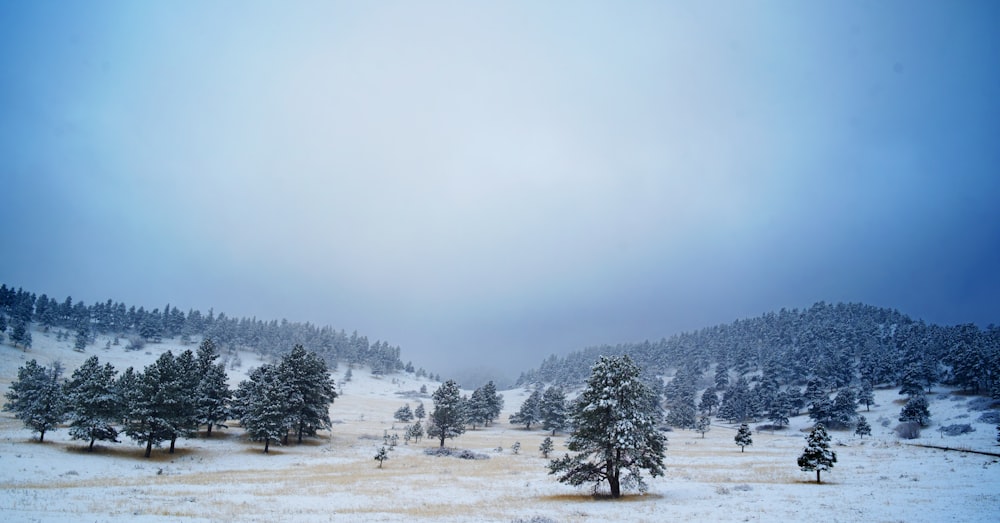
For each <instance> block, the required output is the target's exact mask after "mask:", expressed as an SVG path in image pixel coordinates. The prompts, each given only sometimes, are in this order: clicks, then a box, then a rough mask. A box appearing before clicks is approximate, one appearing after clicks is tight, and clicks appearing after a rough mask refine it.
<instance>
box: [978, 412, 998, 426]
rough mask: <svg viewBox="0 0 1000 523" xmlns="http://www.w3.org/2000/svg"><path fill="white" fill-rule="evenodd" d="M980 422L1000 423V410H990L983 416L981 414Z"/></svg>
mask: <svg viewBox="0 0 1000 523" xmlns="http://www.w3.org/2000/svg"><path fill="white" fill-rule="evenodd" d="M978 421H979V422H980V423H989V424H990V425H996V424H998V423H1000V412H997V411H995V410H992V411H990V412H984V413H983V415H982V416H979V420H978Z"/></svg>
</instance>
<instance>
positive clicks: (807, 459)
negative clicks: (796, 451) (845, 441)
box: [798, 424, 837, 483]
mask: <svg viewBox="0 0 1000 523" xmlns="http://www.w3.org/2000/svg"><path fill="white" fill-rule="evenodd" d="M836 462H837V453H836V452H834V451H832V450H830V436H829V435H828V434H827V433H826V428H825V427H824V426H823V425H822V424H820V425H816V428H814V429H813V430H812V432H810V433H809V436H807V437H806V448H805V449H804V450H803V451H802V455H801V456H799V459H798V464H799V468H801V469H802V470H803V471H805V472H809V471H813V470H815V471H816V483H820V477H819V473H820V472H821V471H824V470H830V469H831V468H833V464H834V463H836Z"/></svg>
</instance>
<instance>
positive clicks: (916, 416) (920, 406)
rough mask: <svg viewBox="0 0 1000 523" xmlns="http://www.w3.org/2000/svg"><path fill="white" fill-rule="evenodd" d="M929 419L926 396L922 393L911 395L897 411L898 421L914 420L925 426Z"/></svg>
mask: <svg viewBox="0 0 1000 523" xmlns="http://www.w3.org/2000/svg"><path fill="white" fill-rule="evenodd" d="M930 420H931V413H930V410H929V409H928V406H927V397H925V396H924V395H923V394H917V395H916V396H911V397H910V399H909V400H907V401H906V405H903V410H902V411H901V412H900V413H899V421H902V422H907V421H914V422H916V423H917V424H918V425H920V426H921V427H926V426H927V424H928V423H930Z"/></svg>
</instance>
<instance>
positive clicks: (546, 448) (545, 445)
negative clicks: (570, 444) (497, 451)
mask: <svg viewBox="0 0 1000 523" xmlns="http://www.w3.org/2000/svg"><path fill="white" fill-rule="evenodd" d="M997 428H998V429H1000V427H997ZM554 449H555V445H553V444H552V438H550V437H548V436H545V439H543V440H542V444H541V445H539V446H538V451H539V452H541V453H542V457H543V458H546V459H548V457H549V454H550V453H551V452H552V451H553V450H554Z"/></svg>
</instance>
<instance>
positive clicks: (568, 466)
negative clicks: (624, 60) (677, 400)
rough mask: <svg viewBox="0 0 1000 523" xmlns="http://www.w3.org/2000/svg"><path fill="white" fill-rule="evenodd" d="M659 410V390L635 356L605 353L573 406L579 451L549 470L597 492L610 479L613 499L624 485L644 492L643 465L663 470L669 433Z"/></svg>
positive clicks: (573, 446) (573, 444)
mask: <svg viewBox="0 0 1000 523" xmlns="http://www.w3.org/2000/svg"><path fill="white" fill-rule="evenodd" d="M656 409H658V406H657V402H656V401H655V400H654V393H653V391H652V390H651V389H650V387H649V386H648V385H646V384H645V383H644V382H643V381H642V380H641V379H640V369H639V367H638V366H637V365H636V364H635V363H633V362H632V360H631V358H629V357H628V356H617V357H607V356H601V357H600V358H599V359H598V361H597V363H596V364H594V367H593V368H592V370H591V376H590V378H589V379H588V380H587V387H586V389H585V390H584V391H583V393H581V394H580V396H579V397H578V398H577V401H576V402H575V403H574V405H573V408H572V414H571V421H572V425H573V427H574V430H573V433H572V434H571V435H570V438H569V443H568V447H569V450H571V451H573V452H576V453H577V454H576V455H575V456H570V455H569V454H566V455H565V456H564V457H562V458H559V459H556V460H553V461H551V462H550V463H549V474H555V475H557V476H558V480H559V481H560V482H562V483H569V484H570V485H574V486H579V485H582V484H584V483H593V484H594V490H595V491H596V490H597V489H598V488H599V487H600V485H602V484H603V483H604V482H605V481H606V482H607V483H608V486H609V488H610V490H611V497H613V498H617V497H620V496H621V491H622V489H623V488H625V489H628V488H631V487H636V488H638V489H639V491H640V492H643V491H645V490H646V485H645V483H644V482H643V479H642V474H641V472H642V471H643V470H647V471H649V473H650V475H651V476H653V477H657V476H661V475H663V453H664V451H665V449H666V438H665V437H664V436H663V435H662V434H661V433H660V431H659V430H658V429H657V428H656V425H657V423H658V422H659V421H660V413H659V411H658V410H656Z"/></svg>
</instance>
